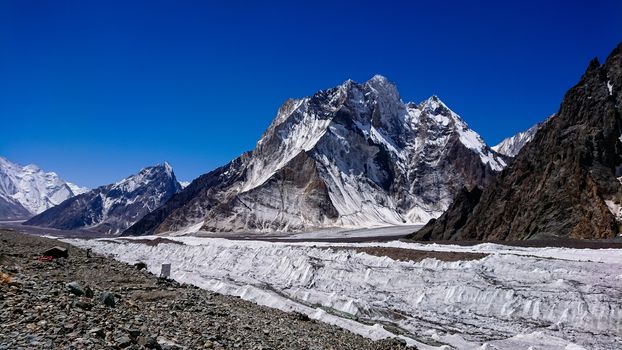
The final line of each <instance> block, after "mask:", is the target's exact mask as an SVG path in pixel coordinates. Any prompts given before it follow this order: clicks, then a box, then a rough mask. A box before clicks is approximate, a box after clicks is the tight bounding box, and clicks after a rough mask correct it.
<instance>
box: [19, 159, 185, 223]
mask: <svg viewBox="0 0 622 350" xmlns="http://www.w3.org/2000/svg"><path fill="white" fill-rule="evenodd" d="M180 190H181V185H180V184H179V183H178V182H177V180H176V179H175V174H174V173H173V169H172V168H171V166H170V165H169V164H168V163H166V162H165V163H164V164H159V165H156V166H152V167H147V168H145V169H143V170H141V171H140V172H139V173H138V174H136V175H132V176H129V177H127V178H125V179H123V180H121V181H119V182H117V183H114V184H111V185H106V186H101V187H98V188H96V189H94V190H91V191H88V192H85V193H83V194H80V195H78V196H75V197H73V198H70V199H68V200H66V201H64V202H62V203H61V204H59V205H58V206H55V207H52V208H50V209H48V210H46V211H44V212H43V213H41V214H39V215H37V216H35V217H33V218H31V219H30V220H28V221H26V222H25V224H26V225H35V226H44V227H53V228H59V229H66V230H71V229H92V230H96V231H99V232H105V233H112V234H114V233H119V232H121V231H123V230H124V229H126V228H127V227H129V226H130V225H132V224H133V223H135V222H136V221H138V220H140V219H141V218H142V217H143V216H144V215H145V214H147V213H149V212H151V211H153V210H155V209H156V208H158V207H159V206H160V205H162V203H164V202H166V201H167V200H168V199H169V198H171V197H172V196H173V195H174V194H175V193H177V192H179V191H180Z"/></svg>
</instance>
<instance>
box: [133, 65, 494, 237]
mask: <svg viewBox="0 0 622 350" xmlns="http://www.w3.org/2000/svg"><path fill="white" fill-rule="evenodd" d="M504 166H505V162H504V160H503V158H502V157H500V156H499V155H498V154H497V153H495V152H494V151H492V150H491V149H490V148H489V147H488V146H487V145H486V144H485V143H484V142H483V140H482V139H481V137H480V136H479V135H478V134H477V133H476V132H474V131H473V130H471V129H469V127H468V126H467V124H466V123H465V122H464V121H463V120H462V118H460V117H459V116H458V115H457V114H456V113H454V112H453V111H451V110H450V109H449V108H448V107H447V106H446V105H445V104H444V103H443V102H442V101H441V100H440V99H439V98H438V97H436V96H432V97H430V98H429V99H427V100H426V101H424V102H422V103H421V104H419V105H417V104H415V103H404V102H402V100H401V98H400V96H399V93H398V91H397V88H396V87H395V85H393V84H392V83H390V82H389V81H388V80H387V79H386V78H384V77H382V76H374V77H373V78H372V79H370V80H369V81H367V82H366V83H364V84H357V83H355V82H353V81H351V80H348V81H346V82H345V83H343V84H342V85H340V86H338V87H336V88H332V89H328V90H322V91H319V92H318V93H316V94H315V95H313V96H311V97H306V98H302V99H297V100H295V99H290V100H288V101H286V102H285V103H284V104H283V106H282V107H281V108H280V109H279V111H278V113H277V116H276V118H275V119H274V121H273V122H272V124H271V125H270V126H269V127H268V129H267V130H266V131H265V132H264V134H263V135H262V137H261V139H260V140H259V141H258V142H257V146H256V148H255V149H254V150H253V151H251V152H248V153H245V154H244V155H242V156H241V157H239V158H237V159H236V160H234V161H232V162H231V163H229V164H227V165H226V166H224V167H222V168H219V169H216V170H214V171H213V172H211V173H208V174H206V175H203V176H201V177H200V178H199V179H197V180H195V181H194V182H193V183H192V184H190V185H189V186H188V187H187V188H186V189H185V190H184V191H183V192H182V193H180V194H179V195H178V196H176V197H175V198H174V200H172V201H171V202H169V203H167V204H166V205H165V206H163V207H162V208H161V209H160V210H158V211H157V212H156V213H153V214H152V215H148V216H147V217H146V218H145V219H144V220H142V221H141V222H139V223H137V225H135V227H132V228H131V229H130V230H128V231H127V233H128V234H145V233H151V232H167V231H178V230H188V228H189V227H193V228H194V229H198V228H201V229H202V230H205V231H218V232H220V231H264V232H267V231H304V230H309V229H313V228H318V227H360V226H382V225H399V224H412V223H425V222H427V221H428V220H429V219H431V218H434V217H437V216H439V215H440V214H441V213H442V212H443V211H444V210H445V209H446V208H447V206H448V205H449V203H450V202H451V201H452V199H453V196H454V194H455V193H457V191H458V190H459V189H460V188H462V187H464V186H466V187H469V188H471V187H473V186H482V185H484V184H485V183H486V182H487V181H489V180H490V179H491V178H492V176H493V175H494V173H495V172H498V171H500V170H501V169H503V167H504Z"/></svg>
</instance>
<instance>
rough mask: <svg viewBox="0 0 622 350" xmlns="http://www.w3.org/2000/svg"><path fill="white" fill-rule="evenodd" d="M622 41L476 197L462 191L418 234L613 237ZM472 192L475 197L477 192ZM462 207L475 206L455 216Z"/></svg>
mask: <svg viewBox="0 0 622 350" xmlns="http://www.w3.org/2000/svg"><path fill="white" fill-rule="evenodd" d="M621 89H622V44H620V45H619V46H618V47H617V48H616V49H615V50H614V51H613V52H612V53H611V55H610V56H609V58H608V59H607V60H606V62H605V64H604V65H600V64H599V62H598V60H597V59H594V60H593V61H592V62H591V63H590V65H589V67H588V69H587V71H586V72H585V74H584V75H583V77H582V78H581V80H580V82H579V83H578V84H577V85H576V86H574V87H573V88H571V89H570V90H569V91H568V92H567V93H566V95H565V97H564V101H563V102H562V104H561V107H560V110H559V112H558V113H557V114H556V115H555V116H554V117H553V118H551V119H550V120H549V121H548V122H546V123H545V125H543V126H542V128H541V130H540V131H538V132H537V133H536V135H535V137H534V138H533V140H532V141H531V142H529V143H527V144H526V145H525V147H524V148H523V149H522V150H521V151H520V152H519V154H518V155H517V157H516V158H515V159H514V161H513V162H512V163H511V164H510V165H509V166H508V167H507V168H506V169H505V170H504V171H503V172H502V173H501V174H500V175H499V176H498V177H497V178H496V179H495V181H494V182H493V183H492V184H491V185H490V186H488V187H486V188H485V190H484V191H483V193H482V194H481V197H479V201H478V202H477V203H476V204H475V205H473V203H468V202H467V200H466V198H465V197H464V198H458V199H457V200H456V201H455V202H454V203H453V204H452V206H451V208H450V209H449V210H448V211H447V213H445V214H444V215H443V216H442V217H440V218H439V219H438V220H436V221H434V222H430V223H428V224H427V225H426V226H425V227H424V228H423V229H422V230H420V231H418V232H416V233H415V234H413V235H412V238H414V239H485V240H497V239H502V240H503V239H506V240H510V239H529V238H542V237H545V238H546V237H569V238H586V239H596V238H607V237H614V236H616V235H617V234H618V233H619V225H620V214H621V213H622V212H621V211H620V207H621V206H620V204H621V200H622V184H621V183H620V181H621V180H622V177H621V176H622V136H621V134H622V115H621V112H622V111H621V109H622V91H621ZM476 197H477V196H471V199H477V198H476ZM462 209H466V210H468V211H470V212H469V214H468V215H466V216H465V217H464V219H463V220H456V217H459V216H460V215H459V214H458V213H460V212H462V211H463V210H462Z"/></svg>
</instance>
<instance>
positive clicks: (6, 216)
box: [0, 157, 88, 220]
mask: <svg viewBox="0 0 622 350" xmlns="http://www.w3.org/2000/svg"><path fill="white" fill-rule="evenodd" d="M86 191H88V189H86V188H83V187H80V186H77V185H74V184H72V183H70V182H66V181H64V180H62V179H61V178H60V177H59V176H58V175H56V173H53V172H48V173H46V172H44V171H43V170H41V169H40V168H39V167H37V166H36V165H33V164H30V165H26V166H21V165H19V164H16V163H13V162H10V161H9V160H7V159H6V158H3V157H0V220H19V219H27V218H29V217H31V216H33V215H36V214H39V213H41V212H43V211H45V210H47V209H49V208H51V207H53V206H55V205H58V204H60V203H62V202H63V201H64V200H66V199H68V198H71V197H73V196H75V195H78V194H81V193H84V192H86Z"/></svg>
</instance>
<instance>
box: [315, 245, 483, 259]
mask: <svg viewBox="0 0 622 350" xmlns="http://www.w3.org/2000/svg"><path fill="white" fill-rule="evenodd" d="M326 249H332V250H335V251H337V250H353V251H355V252H357V253H366V254H369V255H375V256H387V257H389V258H391V259H393V260H400V261H414V262H417V261H421V260H423V259H427V258H434V259H438V260H440V261H468V260H479V259H482V258H485V257H486V256H488V254H483V253H470V252H437V251H427V250H416V249H404V248H391V247H355V246H343V247H327V248H326Z"/></svg>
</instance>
